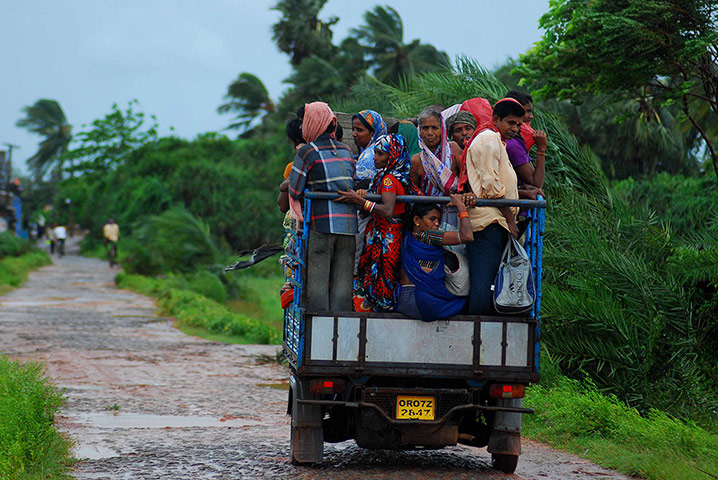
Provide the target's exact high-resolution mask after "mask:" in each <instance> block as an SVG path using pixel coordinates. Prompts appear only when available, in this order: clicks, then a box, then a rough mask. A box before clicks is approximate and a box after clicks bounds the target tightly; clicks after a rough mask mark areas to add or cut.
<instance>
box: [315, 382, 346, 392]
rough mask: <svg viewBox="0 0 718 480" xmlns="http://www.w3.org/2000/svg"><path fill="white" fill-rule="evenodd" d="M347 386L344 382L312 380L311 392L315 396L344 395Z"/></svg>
mask: <svg viewBox="0 0 718 480" xmlns="http://www.w3.org/2000/svg"><path fill="white" fill-rule="evenodd" d="M345 389H346V384H345V383H344V380H324V379H321V380H311V381H310V382H309V391H310V392H312V393H315V394H329V393H344V390H345Z"/></svg>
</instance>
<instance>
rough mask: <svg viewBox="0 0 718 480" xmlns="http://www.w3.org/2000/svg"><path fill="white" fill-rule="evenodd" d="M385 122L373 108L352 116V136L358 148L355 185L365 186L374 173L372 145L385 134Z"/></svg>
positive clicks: (358, 186)
mask: <svg viewBox="0 0 718 480" xmlns="http://www.w3.org/2000/svg"><path fill="white" fill-rule="evenodd" d="M386 133H387V130H386V123H385V122H384V119H383V118H381V115H379V114H378V113H377V112H375V111H374V110H362V111H361V112H359V113H357V114H355V115H354V116H353V117H352V137H353V138H354V143H355V144H356V146H357V148H358V149H359V152H360V153H359V156H358V157H357V163H356V171H357V173H356V178H355V181H356V187H357V188H367V186H369V182H371V179H372V178H374V175H376V168H375V167H374V147H375V145H376V141H377V140H378V139H379V137H381V136H382V135H386Z"/></svg>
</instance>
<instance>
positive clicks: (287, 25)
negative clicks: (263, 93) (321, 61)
mask: <svg viewBox="0 0 718 480" xmlns="http://www.w3.org/2000/svg"><path fill="white" fill-rule="evenodd" d="M325 3H327V0H279V1H278V2H277V4H276V5H275V6H274V10H277V11H279V12H281V13H282V18H281V19H279V21H278V22H277V23H275V24H274V25H273V26H272V32H273V37H272V38H273V39H274V41H275V42H277V46H278V47H279V50H281V51H282V52H284V53H287V54H289V55H290V57H291V62H292V65H294V66H297V65H299V64H300V63H302V60H304V59H305V58H307V57H308V56H310V55H317V56H318V57H328V56H329V55H330V54H331V52H332V51H333V49H334V48H335V47H334V45H332V30H331V27H332V25H334V24H335V23H337V22H338V21H339V19H338V18H337V17H331V18H330V19H329V20H327V21H323V20H320V19H319V11H320V10H321V9H322V7H324V4H325Z"/></svg>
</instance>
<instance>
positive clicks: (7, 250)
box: [0, 232, 52, 295]
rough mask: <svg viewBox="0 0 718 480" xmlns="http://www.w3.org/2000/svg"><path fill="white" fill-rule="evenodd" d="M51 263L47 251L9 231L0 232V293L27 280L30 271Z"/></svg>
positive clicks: (2, 293) (4, 292)
mask: <svg viewBox="0 0 718 480" xmlns="http://www.w3.org/2000/svg"><path fill="white" fill-rule="evenodd" d="M50 263H52V261H51V260H50V257H49V256H48V255H47V253H45V252H43V251H41V250H38V249H36V248H34V247H33V246H32V244H31V243H30V242H27V241H25V240H22V239H20V238H17V237H16V236H14V235H12V234H11V233H10V232H3V233H0V295H4V294H6V293H7V292H9V291H10V290H12V289H14V288H17V287H19V286H20V284H22V282H24V281H25V280H27V275H28V273H29V272H30V271H32V270H35V269H36V268H39V267H42V266H45V265H49V264H50Z"/></svg>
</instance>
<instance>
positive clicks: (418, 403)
mask: <svg viewBox="0 0 718 480" xmlns="http://www.w3.org/2000/svg"><path fill="white" fill-rule="evenodd" d="M435 404H436V401H435V399H434V397H409V396H404V395H398V396H397V397H396V419H397V420H434V405H435Z"/></svg>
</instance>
